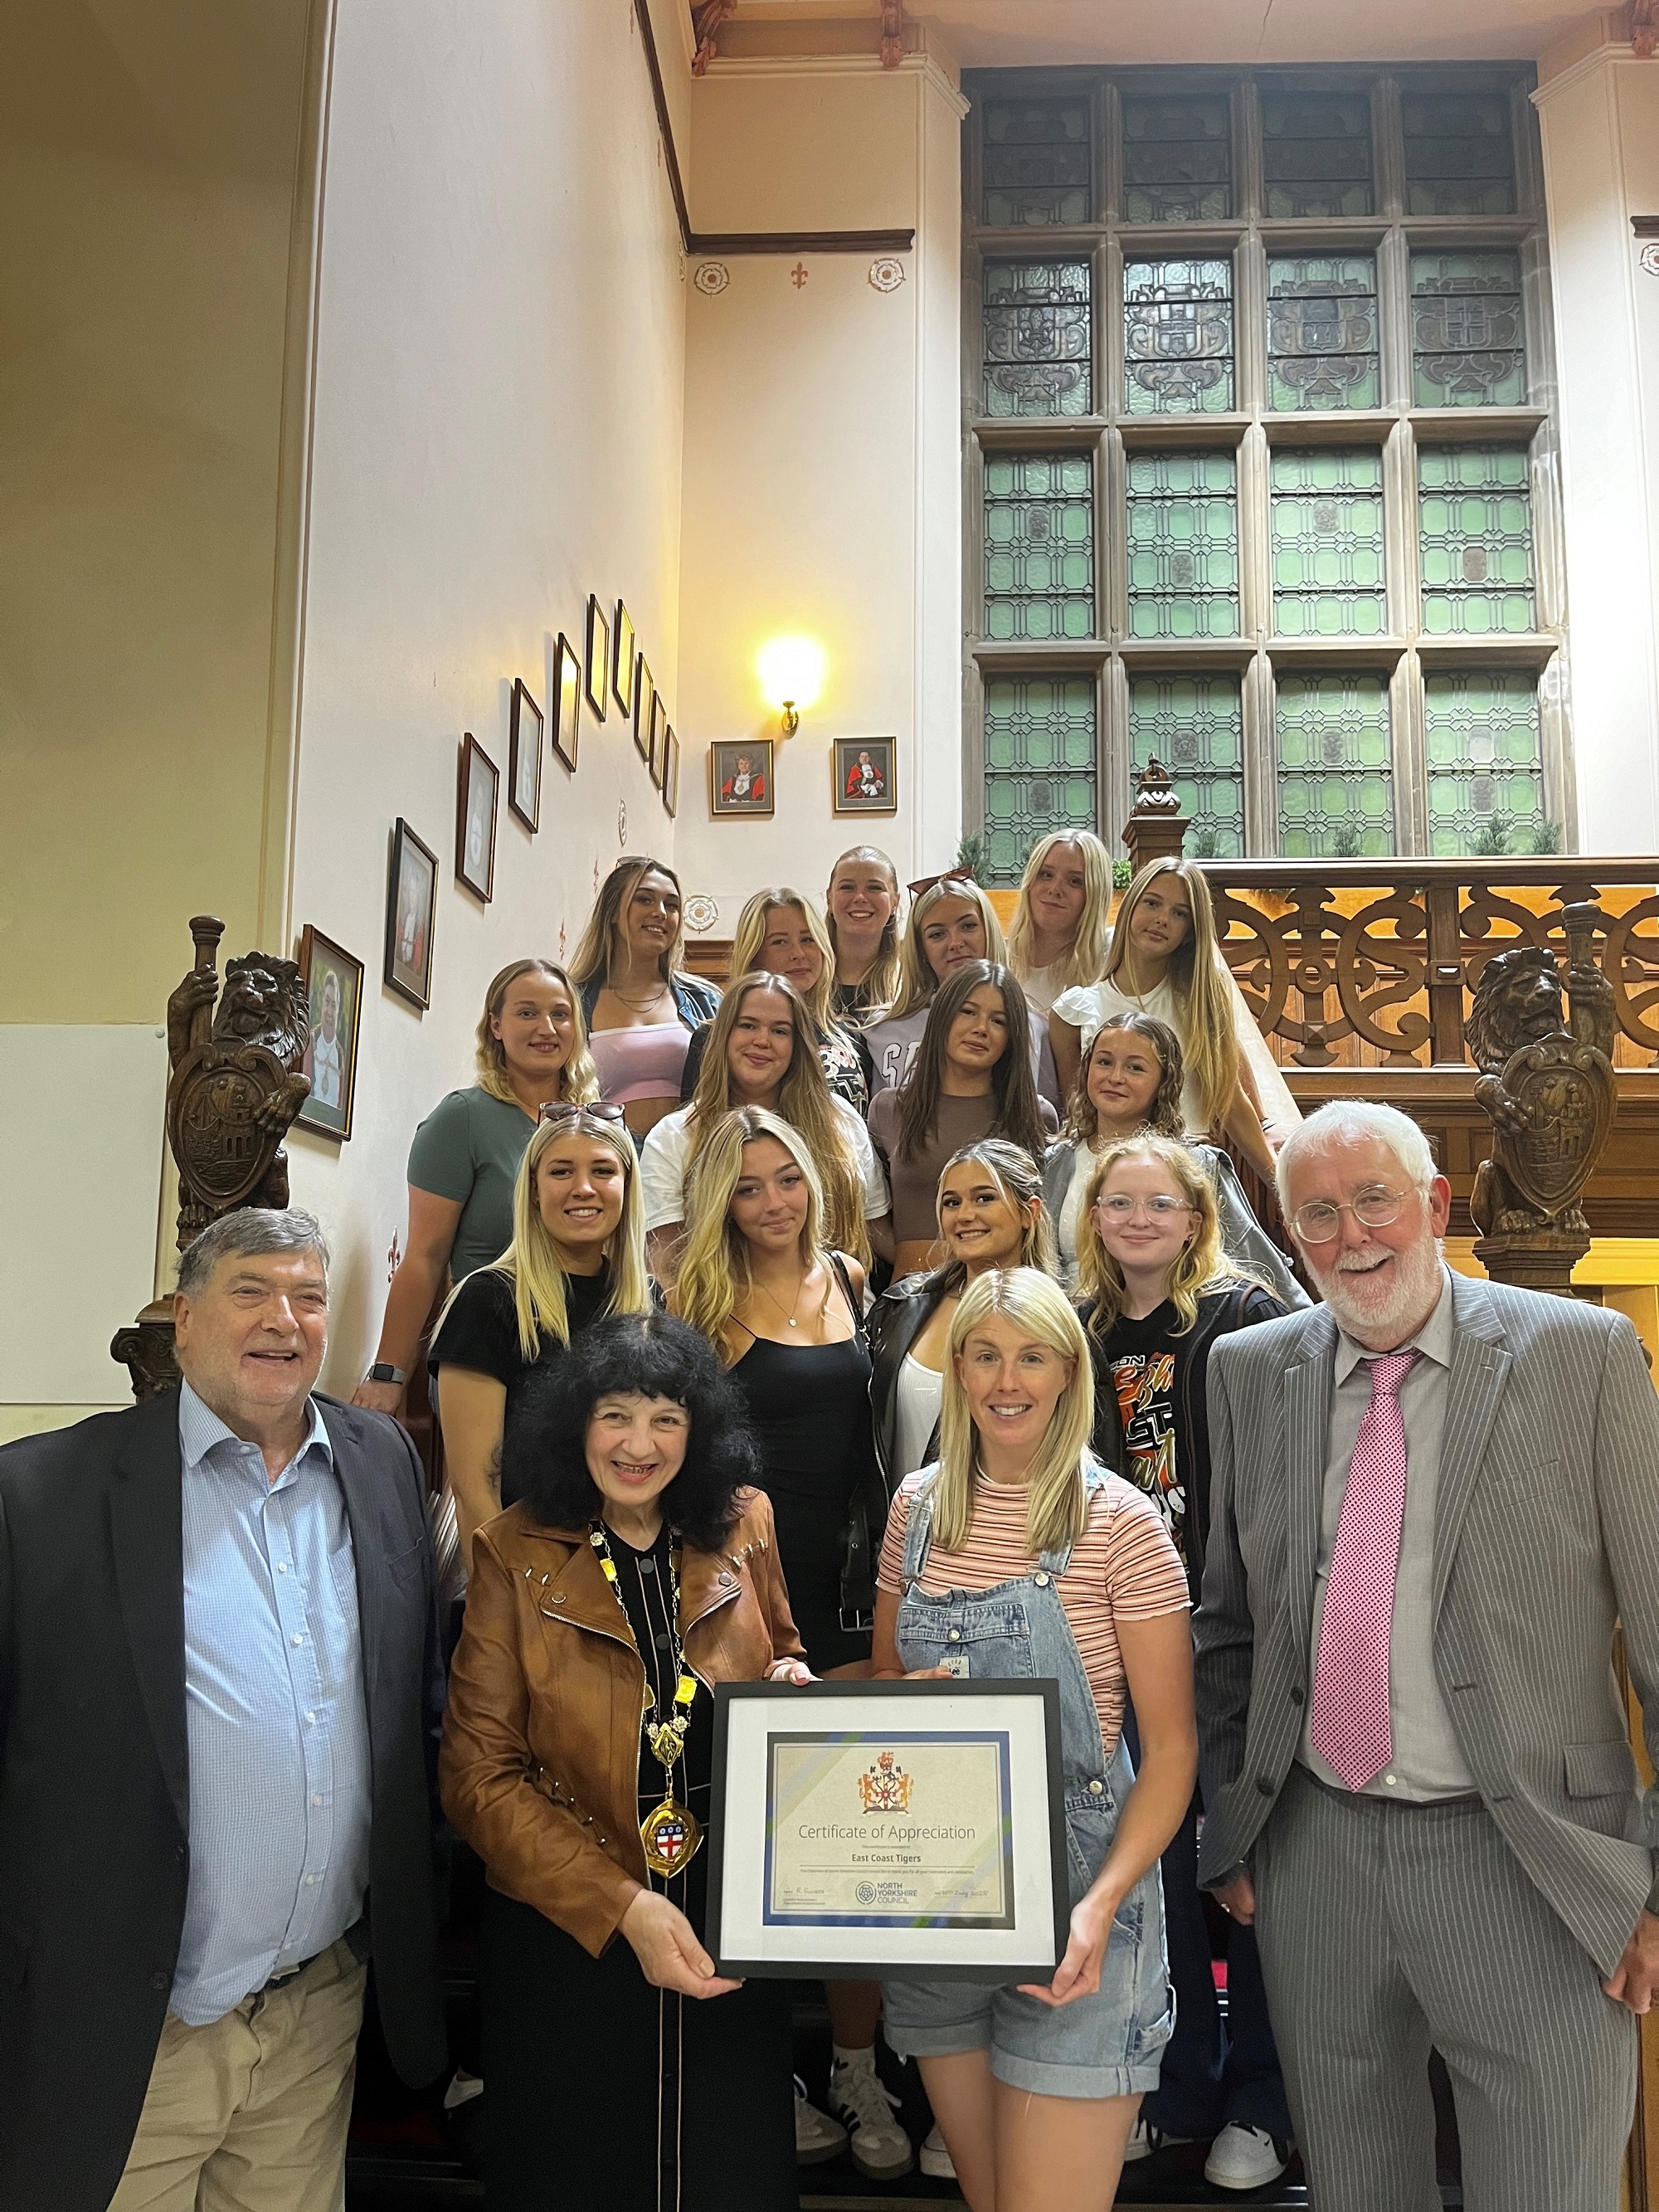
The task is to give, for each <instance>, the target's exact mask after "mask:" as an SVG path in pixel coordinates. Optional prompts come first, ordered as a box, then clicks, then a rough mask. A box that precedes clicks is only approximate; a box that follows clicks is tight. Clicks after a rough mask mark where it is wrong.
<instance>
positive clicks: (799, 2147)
mask: <svg viewBox="0 0 1659 2212" xmlns="http://www.w3.org/2000/svg"><path fill="white" fill-rule="evenodd" d="M846 2148H847V2130H846V2129H845V2128H844V2127H842V2124H841V2123H840V2121H839V2120H832V2119H831V2118H830V2117H829V2113H828V2112H819V2110H818V2108H817V2106H816V2105H809V2104H808V2103H807V2101H806V2084H805V2081H802V2080H801V2078H800V2075H799V2074H797V2075H796V2076H795V2163H796V2165H797V2166H823V2164H824V2163H825V2162H826V2160H829V2159H832V2158H839V2157H840V2156H841V2154H842V2151H844V2150H845V2149H846Z"/></svg>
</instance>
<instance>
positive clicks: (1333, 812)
mask: <svg viewBox="0 0 1659 2212" xmlns="http://www.w3.org/2000/svg"><path fill="white" fill-rule="evenodd" d="M1277 726H1278V738H1279V843H1280V846H1281V848H1282V849H1283V851H1284V853H1285V857H1286V858H1287V859H1291V860H1343V859H1353V860H1359V859H1370V857H1371V856H1373V855H1375V856H1376V857H1377V858H1378V859H1381V858H1382V857H1383V855H1385V854H1389V853H1392V852H1393V850H1394V792H1393V783H1394V775H1393V758H1392V752H1391V748H1390V745H1389V686H1388V679H1387V678H1386V677H1384V676H1382V675H1379V674H1375V673H1373V672H1372V671H1370V670H1364V669H1357V670H1354V671H1352V672H1351V673H1349V674H1346V675H1339V674H1335V673H1331V674H1325V673H1320V674H1318V675H1309V676H1281V677H1280V678H1279V699H1278V708H1277Z"/></svg>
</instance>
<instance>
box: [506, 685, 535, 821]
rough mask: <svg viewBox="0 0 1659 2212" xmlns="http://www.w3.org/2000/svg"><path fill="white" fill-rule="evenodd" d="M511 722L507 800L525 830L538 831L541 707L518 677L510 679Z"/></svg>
mask: <svg viewBox="0 0 1659 2212" xmlns="http://www.w3.org/2000/svg"><path fill="white" fill-rule="evenodd" d="M512 724H513V734H512V745H511V749H510V751H509V754H508V757H507V805H509V806H510V807H511V808H512V809H513V812H514V813H515V814H516V815H517V816H518V817H519V819H520V822H522V823H523V824H524V826H525V828H526V829H539V828H540V827H541V819H542V710H541V708H539V707H538V705H537V704H536V702H535V701H534V700H533V699H532V697H531V696H530V694H529V692H528V691H527V690H526V689H525V682H524V678H523V677H522V676H515V677H514V678H513V710H512Z"/></svg>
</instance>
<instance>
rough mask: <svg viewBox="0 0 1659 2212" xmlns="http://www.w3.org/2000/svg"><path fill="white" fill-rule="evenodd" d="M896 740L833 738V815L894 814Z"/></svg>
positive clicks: (896, 770) (831, 761)
mask: <svg viewBox="0 0 1659 2212" xmlns="http://www.w3.org/2000/svg"><path fill="white" fill-rule="evenodd" d="M897 752H898V740H897V739H896V738H836V743H835V750H834V752H833V753H832V755H831V757H830V763H831V774H832V775H833V777H834V780H835V781H834V790H833V793H832V794H831V795H832V798H833V800H834V808H835V811H836V813H837V814H896V813H897V811H898V767H897V760H896V755H897Z"/></svg>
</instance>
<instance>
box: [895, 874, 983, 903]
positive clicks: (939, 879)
mask: <svg viewBox="0 0 1659 2212" xmlns="http://www.w3.org/2000/svg"><path fill="white" fill-rule="evenodd" d="M973 880H974V872H973V870H972V869H971V868H946V869H945V872H944V874H943V875H939V876H923V877H921V878H919V880H918V881H916V882H915V883H914V884H906V885H905V889H906V890H908V892H909V894H910V896H911V897H912V898H913V899H919V898H920V897H921V896H922V894H923V892H924V891H930V890H933V887H934V885H935V884H971V883H972V882H973Z"/></svg>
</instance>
